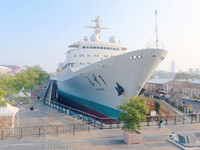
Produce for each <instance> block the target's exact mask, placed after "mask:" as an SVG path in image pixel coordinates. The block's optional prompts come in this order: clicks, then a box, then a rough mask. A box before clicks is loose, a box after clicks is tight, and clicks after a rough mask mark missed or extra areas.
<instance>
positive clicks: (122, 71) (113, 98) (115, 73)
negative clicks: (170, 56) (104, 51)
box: [57, 49, 167, 120]
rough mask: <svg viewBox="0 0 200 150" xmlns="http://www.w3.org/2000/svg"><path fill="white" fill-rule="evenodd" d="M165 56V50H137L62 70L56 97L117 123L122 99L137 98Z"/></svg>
mask: <svg viewBox="0 0 200 150" xmlns="http://www.w3.org/2000/svg"><path fill="white" fill-rule="evenodd" d="M166 55H167V51H165V50H162V49H144V50H137V51H132V52H128V53H125V54H122V55H118V56H114V57H111V58H108V59H105V60H102V61H99V62H97V63H94V64H92V65H90V66H87V67H85V68H82V69H80V70H78V71H73V70H71V69H68V70H66V71H62V72H61V73H60V74H59V75H58V80H57V84H58V95H59V97H61V98H62V100H63V101H65V102H66V103H68V105H70V104H71V105H72V104H73V107H76V108H77V109H83V110H84V109H87V111H90V112H93V113H96V114H101V115H102V116H104V117H105V116H107V117H109V118H112V119H114V120H117V117H118V115H119V114H120V113H121V112H120V111H118V110H117V108H116V106H117V105H119V104H120V103H121V102H122V99H125V98H126V99H129V98H130V96H136V95H138V93H139V92H140V90H141V88H142V87H143V85H144V83H145V82H146V81H147V79H149V77H150V76H151V74H152V73H153V71H154V70H155V68H156V67H157V66H158V65H159V64H160V62H161V61H162V60H163V58H164V57H165V56H166ZM81 106H82V107H81ZM98 116H99V115H98Z"/></svg>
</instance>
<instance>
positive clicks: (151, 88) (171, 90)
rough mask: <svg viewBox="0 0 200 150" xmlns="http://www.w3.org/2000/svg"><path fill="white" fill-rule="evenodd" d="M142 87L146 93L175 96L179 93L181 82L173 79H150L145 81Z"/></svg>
mask: <svg viewBox="0 0 200 150" xmlns="http://www.w3.org/2000/svg"><path fill="white" fill-rule="evenodd" d="M144 88H145V93H146V94H151V95H154V96H161V95H171V96H173V97H175V96H177V95H179V94H180V93H181V82H180V81H178V80H174V79H150V80H149V81H147V82H146V84H145V86H144Z"/></svg>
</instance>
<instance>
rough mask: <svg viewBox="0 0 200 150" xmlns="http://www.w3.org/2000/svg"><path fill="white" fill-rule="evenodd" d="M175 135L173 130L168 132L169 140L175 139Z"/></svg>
mask: <svg viewBox="0 0 200 150" xmlns="http://www.w3.org/2000/svg"><path fill="white" fill-rule="evenodd" d="M175 137H176V135H175V133H174V132H172V133H171V134H170V139H171V140H174V139H175Z"/></svg>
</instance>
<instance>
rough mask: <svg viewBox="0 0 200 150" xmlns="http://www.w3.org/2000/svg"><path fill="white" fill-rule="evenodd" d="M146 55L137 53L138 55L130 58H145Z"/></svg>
mask: <svg viewBox="0 0 200 150" xmlns="http://www.w3.org/2000/svg"><path fill="white" fill-rule="evenodd" d="M144 57H145V55H137V56H131V57H129V59H136V58H144Z"/></svg>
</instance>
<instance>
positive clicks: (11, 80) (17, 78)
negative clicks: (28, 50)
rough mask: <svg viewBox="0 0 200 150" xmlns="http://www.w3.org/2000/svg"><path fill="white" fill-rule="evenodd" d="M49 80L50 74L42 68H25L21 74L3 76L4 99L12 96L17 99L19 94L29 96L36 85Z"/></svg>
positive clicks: (0, 85)
mask: <svg viewBox="0 0 200 150" xmlns="http://www.w3.org/2000/svg"><path fill="white" fill-rule="evenodd" d="M47 79H49V74H48V73H47V72H45V71H44V70H43V69H42V68H41V67H40V66H38V65H37V66H34V67H29V66H25V69H24V70H22V71H21V72H18V73H15V74H13V75H9V74H5V75H3V76H1V77H0V89H1V90H3V91H6V94H4V97H9V96H12V97H13V98H15V97H16V96H17V95H18V93H19V92H23V93H24V95H26V96H28V91H30V90H32V89H33V87H34V86H35V85H41V84H42V83H43V81H46V80H47Z"/></svg>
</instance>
